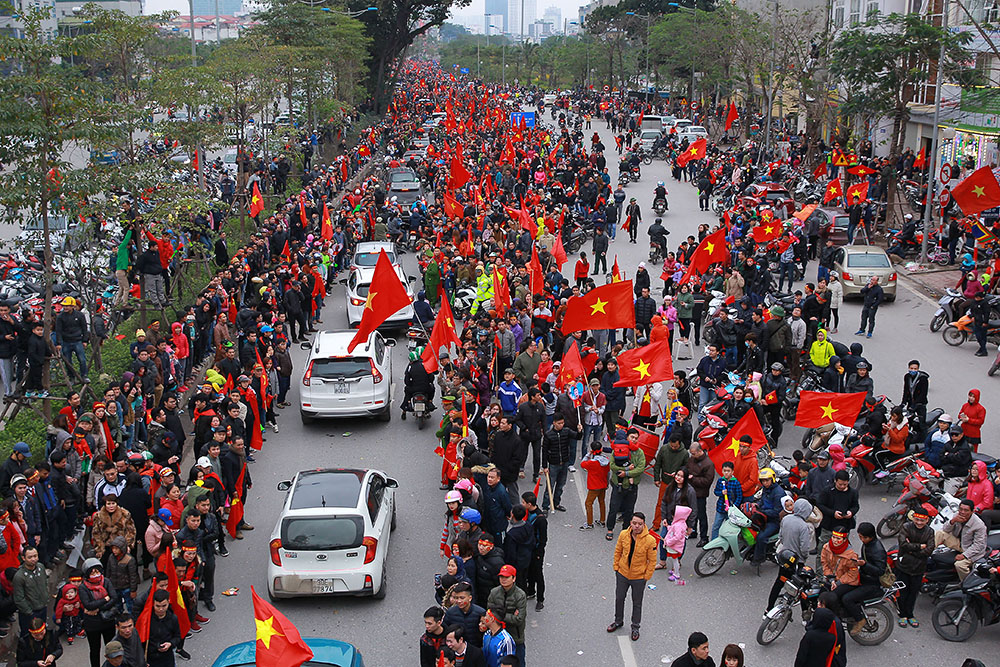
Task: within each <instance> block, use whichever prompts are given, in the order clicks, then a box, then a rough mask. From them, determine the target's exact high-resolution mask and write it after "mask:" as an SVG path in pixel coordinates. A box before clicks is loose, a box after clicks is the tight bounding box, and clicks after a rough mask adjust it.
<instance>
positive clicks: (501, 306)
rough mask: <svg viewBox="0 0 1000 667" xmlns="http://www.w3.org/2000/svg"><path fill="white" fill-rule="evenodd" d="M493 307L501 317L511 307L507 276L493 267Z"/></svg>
mask: <svg viewBox="0 0 1000 667" xmlns="http://www.w3.org/2000/svg"><path fill="white" fill-rule="evenodd" d="M493 308H494V310H496V311H497V315H498V316H499V317H503V314H504V313H505V312H506V311H507V310H508V309H509V308H510V286H509V285H508V284H507V277H506V276H504V275H503V274H502V273H500V272H499V271H498V270H497V267H496V266H494V267H493Z"/></svg>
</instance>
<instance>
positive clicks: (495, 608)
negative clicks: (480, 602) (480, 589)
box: [486, 585, 528, 644]
mask: <svg viewBox="0 0 1000 667" xmlns="http://www.w3.org/2000/svg"><path fill="white" fill-rule="evenodd" d="M486 608H487V609H489V610H490V611H492V612H493V615H494V616H496V617H497V620H498V621H500V622H501V623H503V624H504V629H505V630H506V631H507V632H509V633H510V636H511V638H512V639H513V640H514V643H515V644H523V643H524V626H525V624H526V622H527V609H528V596H527V595H525V593H524V591H522V590H521V589H520V588H518V587H517V586H516V585H515V586H511V588H510V590H509V591H508V590H504V587H503V586H497V587H495V588H494V589H493V590H491V591H490V595H489V598H488V601H487V603H486Z"/></svg>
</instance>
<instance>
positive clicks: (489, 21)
mask: <svg viewBox="0 0 1000 667" xmlns="http://www.w3.org/2000/svg"><path fill="white" fill-rule="evenodd" d="M485 14H486V15H485V16H484V17H483V32H484V33H486V34H487V35H497V34H500V33H505V32H510V24H509V22H508V21H507V16H508V15H507V0H486V12H485ZM491 25H492V26H495V27H493V28H491V27H490V26H491Z"/></svg>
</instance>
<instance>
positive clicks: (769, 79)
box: [761, 2, 778, 160]
mask: <svg viewBox="0 0 1000 667" xmlns="http://www.w3.org/2000/svg"><path fill="white" fill-rule="evenodd" d="M777 22H778V3H777V2H775V3H774V23H773V24H772V25H771V62H770V65H769V67H768V71H767V113H766V114H765V119H766V122H767V129H766V130H765V134H764V152H765V153H766V152H768V151H770V150H771V107H773V106H774V100H773V99H772V96H771V90H772V89H773V88H774V85H773V81H774V26H775V24H777ZM763 159H764V153H761V160H763Z"/></svg>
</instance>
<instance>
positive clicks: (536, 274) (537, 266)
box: [528, 245, 545, 295]
mask: <svg viewBox="0 0 1000 667" xmlns="http://www.w3.org/2000/svg"><path fill="white" fill-rule="evenodd" d="M528 274H529V280H528V288H529V289H530V290H531V294H532V295H536V294H541V293H542V292H543V291H544V290H545V274H544V273H542V262H541V261H540V260H539V259H538V246H536V245H532V246H531V261H530V262H528Z"/></svg>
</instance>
